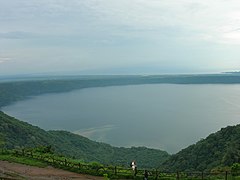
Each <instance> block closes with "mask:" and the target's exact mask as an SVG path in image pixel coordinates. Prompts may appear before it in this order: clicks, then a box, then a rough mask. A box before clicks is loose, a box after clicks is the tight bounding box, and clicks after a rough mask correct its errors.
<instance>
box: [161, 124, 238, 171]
mask: <svg viewBox="0 0 240 180" xmlns="http://www.w3.org/2000/svg"><path fill="white" fill-rule="evenodd" d="M239 160H240V125H236V126H228V127H226V128H222V129H221V130H220V131H218V132H216V133H214V134H211V135H209V136H208V137H207V138H206V139H203V140H201V141H199V142H197V143H196V144H194V145H191V146H189V147H188V148H186V149H183V150H182V151H180V152H178V153H177V154H175V155H172V156H171V157H170V159H169V160H167V161H166V162H165V163H164V168H165V169H171V170H174V171H176V170H178V171H193V170H198V171H203V170H208V171H210V170H212V169H213V170H217V169H218V170H220V169H226V167H230V166H231V165H232V164H233V163H237V162H239Z"/></svg>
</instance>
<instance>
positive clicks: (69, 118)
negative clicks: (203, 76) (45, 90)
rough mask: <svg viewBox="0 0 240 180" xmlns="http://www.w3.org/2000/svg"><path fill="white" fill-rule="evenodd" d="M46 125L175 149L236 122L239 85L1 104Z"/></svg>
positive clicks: (139, 88) (86, 93) (154, 88)
mask: <svg viewBox="0 0 240 180" xmlns="http://www.w3.org/2000/svg"><path fill="white" fill-rule="evenodd" d="M2 110H3V111H4V112H6V113H7V114H9V115H11V116H14V117H16V118H18V119H20V120H23V121H26V122H29V123H31V124H33V125H37V126H39V127H41V128H43V129H45V130H68V131H71V132H74V133H77V134H81V135H83V136H86V137H89V138H90V139H92V140H96V141H100V142H106V143H109V144H111V145H114V146H124V147H131V146H147V147H151V148H157V149H162V150H166V151H167V152H169V153H176V152H177V151H179V150H181V149H182V148H185V147H187V146H188V145H190V144H193V143H195V142H197V141H198V140H200V139H201V138H205V137H207V136H208V135H209V134H210V133H213V132H216V131H218V130H220V129H221V128H222V127H226V126H228V125H236V124H238V123H239V122H240V85H232V84H231V85H211V84H209V85H176V84H154V85H128V86H112V87H96V88H86V89H80V90H75V91H71V92H66V93H57V94H45V95H40V96H36V97H32V98H30V99H27V100H23V101H19V102H16V103H15V104H12V105H9V106H6V107H3V108H2Z"/></svg>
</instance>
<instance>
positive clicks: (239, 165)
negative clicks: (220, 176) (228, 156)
mask: <svg viewBox="0 0 240 180" xmlns="http://www.w3.org/2000/svg"><path fill="white" fill-rule="evenodd" d="M231 169H232V171H240V163H234V164H233V165H232V167H231Z"/></svg>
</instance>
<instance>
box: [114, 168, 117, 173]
mask: <svg viewBox="0 0 240 180" xmlns="http://www.w3.org/2000/svg"><path fill="white" fill-rule="evenodd" d="M114 174H115V175H117V166H115V167H114Z"/></svg>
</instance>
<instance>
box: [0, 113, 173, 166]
mask: <svg viewBox="0 0 240 180" xmlns="http://www.w3.org/2000/svg"><path fill="white" fill-rule="evenodd" d="M41 145H51V146H52V147H53V148H54V150H55V151H56V152H57V153H61V154H63V155H67V156H71V157H75V158H78V159H82V160H84V161H97V162H101V163H104V164H113V165H128V163H129V162H130V161H131V160H133V159H135V160H136V161H137V162H138V164H139V167H149V168H151V167H158V166H160V165H161V164H162V162H164V161H165V160H166V159H167V158H169V156H170V155H169V154H168V153H167V152H165V151H161V150H155V149H148V148H145V147H138V148H136V147H133V148H118V147H112V146H110V145H108V144H105V143H99V142H95V141H91V140H89V139H88V138H85V137H83V136H79V135H76V134H73V133H70V132H66V131H44V130H42V129H40V128H38V127H35V126H32V125H30V124H28V123H26V122H22V121H19V120H17V119H15V118H13V117H10V116H8V115H6V114H5V113H3V112H1V111H0V146H2V147H5V148H10V149H13V148H22V147H36V146H41Z"/></svg>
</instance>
